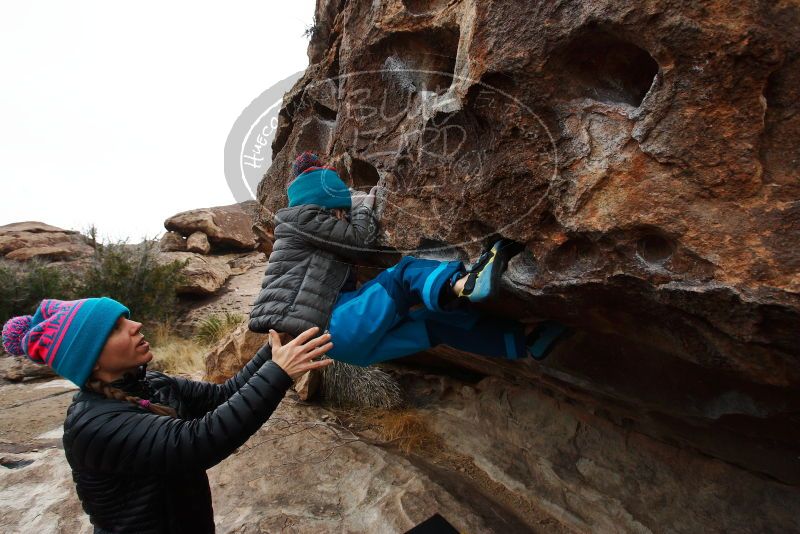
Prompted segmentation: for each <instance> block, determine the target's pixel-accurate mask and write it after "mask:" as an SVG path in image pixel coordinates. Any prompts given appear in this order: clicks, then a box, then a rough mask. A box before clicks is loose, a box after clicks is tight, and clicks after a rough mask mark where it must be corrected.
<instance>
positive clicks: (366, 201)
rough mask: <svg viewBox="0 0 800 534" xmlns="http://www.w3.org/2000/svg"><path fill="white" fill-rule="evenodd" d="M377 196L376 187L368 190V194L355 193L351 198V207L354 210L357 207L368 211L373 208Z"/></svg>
mask: <svg viewBox="0 0 800 534" xmlns="http://www.w3.org/2000/svg"><path fill="white" fill-rule="evenodd" d="M377 195H378V186H377V185H375V186H373V187H372V189H370V190H369V193H363V192H360V191H356V192H355V193H353V194H352V195H351V196H352V199H353V200H352V206H353V209H355V208H356V207H358V206H366V207H368V208H369V209H374V208H375V198H376V197H377Z"/></svg>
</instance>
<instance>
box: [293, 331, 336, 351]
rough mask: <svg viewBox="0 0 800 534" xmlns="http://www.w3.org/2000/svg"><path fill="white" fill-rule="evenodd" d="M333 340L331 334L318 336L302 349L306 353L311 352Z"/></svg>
mask: <svg viewBox="0 0 800 534" xmlns="http://www.w3.org/2000/svg"><path fill="white" fill-rule="evenodd" d="M330 340H331V335H330V334H322V335H321V336H317V337H315V338H314V339H312V340H311V341H309V342H308V343H305V344H303V345H302V346H301V347H300V348H301V349H302V350H304V351H309V350H312V349H315V348H317V347H319V346H320V345H322V344H324V343H327V342H329V341H330Z"/></svg>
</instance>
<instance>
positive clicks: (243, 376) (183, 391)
mask: <svg viewBox="0 0 800 534" xmlns="http://www.w3.org/2000/svg"><path fill="white" fill-rule="evenodd" d="M271 358H272V353H271V351H270V347H269V345H264V346H263V347H261V348H260V349H258V351H257V352H256V354H255V356H253V357H252V358H251V359H250V361H249V362H247V364H246V365H245V366H244V367H242V368H241V370H239V372H238V373H236V374H235V375H234V376H232V377H230V378H229V379H228V380H226V381H225V382H224V383H222V384H212V383H210V382H200V381H195V380H187V379H186V378H182V377H171V379H172V380H174V381H175V382H176V384H177V386H178V391H179V393H180V397H181V401H182V402H183V404H184V406H185V407H186V409H187V411H188V412H189V413H190V414H191V415H193V416H194V417H201V416H203V415H204V414H205V413H206V412H210V411H211V410H213V409H214V408H216V407H217V406H219V405H220V404H222V403H223V402H225V401H226V400H228V399H229V398H230V397H231V395H233V394H234V393H236V392H237V391H239V388H241V387H242V386H244V385H245V384H246V383H247V381H248V380H250V378H251V377H252V376H253V374H254V373H255V372H256V371H258V370H259V369H260V368H261V366H263V365H264V364H265V363H266V362H267V361H269V360H270V359H271Z"/></svg>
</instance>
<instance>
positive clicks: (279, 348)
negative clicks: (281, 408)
mask: <svg viewBox="0 0 800 534" xmlns="http://www.w3.org/2000/svg"><path fill="white" fill-rule="evenodd" d="M317 332H319V328H318V327H316V326H315V327H312V328H309V329H308V330H306V331H305V332H303V333H302V334H300V335H299V336H297V337H296V338H294V339H293V340H291V341H289V342H288V343H286V344H283V343H282V342H281V338H280V335H279V334H278V333H277V332H276V331H275V330H270V331H269V341H270V344H271V345H272V361H273V362H275V363H277V364H278V365H279V366H280V368H281V369H283V370H284V371H285V372H286V374H287V375H289V376H290V377H291V378H292V380H297V379H298V378H300V377H301V376H303V373H305V372H306V371H310V370H312V369H321V368H322V367H325V366H327V365H330V364H332V363H333V360H329V359H325V360H320V361H316V362H315V361H312V360H313V359H314V358H318V357H320V356H322V355H323V354H325V353H326V352H328V351H329V350H331V348H332V347H333V343H331V342H330V339H331V335H330V334H322V335H321V336H317V337H314V335H315V334H316V333H317Z"/></svg>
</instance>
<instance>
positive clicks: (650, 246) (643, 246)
mask: <svg viewBox="0 0 800 534" xmlns="http://www.w3.org/2000/svg"><path fill="white" fill-rule="evenodd" d="M674 251H675V247H674V245H673V244H672V243H671V242H670V241H669V240H668V239H666V238H665V237H662V236H660V235H647V236H644V237H642V238H641V239H639V241H638V242H637V243H636V252H637V253H638V254H639V256H641V258H642V259H643V260H644V261H646V262H647V263H658V264H660V263H664V262H665V261H667V260H668V259H669V258H671V257H672V254H673V252H674Z"/></svg>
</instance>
